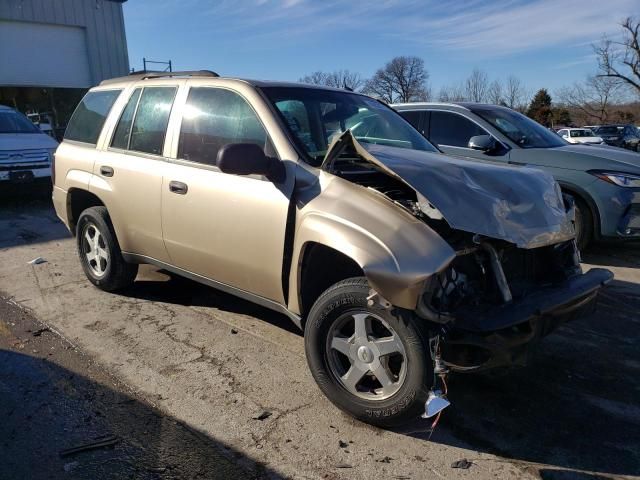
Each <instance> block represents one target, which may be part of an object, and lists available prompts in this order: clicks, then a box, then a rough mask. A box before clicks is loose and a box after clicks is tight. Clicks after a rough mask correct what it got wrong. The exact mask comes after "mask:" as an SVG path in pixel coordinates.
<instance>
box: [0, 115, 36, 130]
mask: <svg viewBox="0 0 640 480" xmlns="http://www.w3.org/2000/svg"><path fill="white" fill-rule="evenodd" d="M0 133H40V130H38V127H36V126H35V125H34V124H33V123H31V120H29V119H28V118H27V117H25V116H24V115H23V114H21V113H19V112H15V111H5V112H0Z"/></svg>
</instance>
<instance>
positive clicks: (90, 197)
mask: <svg viewBox="0 0 640 480" xmlns="http://www.w3.org/2000/svg"><path fill="white" fill-rule="evenodd" d="M90 207H106V206H105V204H104V202H103V201H102V200H101V199H100V197H98V196H97V195H96V194H95V193H92V192H90V191H88V190H85V189H83V188H78V187H73V188H70V189H69V191H68V192H67V219H68V223H69V230H70V231H71V234H72V235H74V236H75V234H76V225H77V224H78V219H79V218H80V215H81V214H82V212H83V211H85V210H86V209H87V208H90Z"/></svg>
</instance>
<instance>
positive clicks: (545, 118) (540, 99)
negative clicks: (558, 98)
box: [527, 88, 553, 127]
mask: <svg viewBox="0 0 640 480" xmlns="http://www.w3.org/2000/svg"><path fill="white" fill-rule="evenodd" d="M527 116H528V117H529V118H532V119H534V120H535V121H536V122H538V123H540V124H542V125H544V126H545V127H550V126H551V123H552V122H551V121H552V117H553V115H552V111H551V95H549V92H547V89H546V88H541V89H540V90H538V93H536V94H535V96H534V97H533V100H531V103H530V104H529V108H528V109H527Z"/></svg>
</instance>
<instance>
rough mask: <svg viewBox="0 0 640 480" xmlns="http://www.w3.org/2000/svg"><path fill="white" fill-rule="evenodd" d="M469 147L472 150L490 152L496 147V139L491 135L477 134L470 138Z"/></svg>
mask: <svg viewBox="0 0 640 480" xmlns="http://www.w3.org/2000/svg"><path fill="white" fill-rule="evenodd" d="M468 147H469V148H470V149H472V150H480V151H482V152H489V151H491V150H493V149H494V148H496V141H495V140H494V139H493V137H492V136H491V135H476V136H475V137H471V138H470V139H469V144H468Z"/></svg>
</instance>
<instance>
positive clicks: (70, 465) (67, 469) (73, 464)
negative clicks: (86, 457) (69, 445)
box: [62, 462, 80, 473]
mask: <svg viewBox="0 0 640 480" xmlns="http://www.w3.org/2000/svg"><path fill="white" fill-rule="evenodd" d="M78 465H80V462H69V463H65V464H64V467H62V468H64V471H65V472H67V473H69V472H70V471H71V470H73V469H74V468H76V467H77V466H78Z"/></svg>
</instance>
